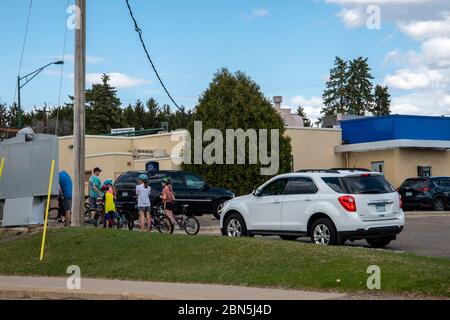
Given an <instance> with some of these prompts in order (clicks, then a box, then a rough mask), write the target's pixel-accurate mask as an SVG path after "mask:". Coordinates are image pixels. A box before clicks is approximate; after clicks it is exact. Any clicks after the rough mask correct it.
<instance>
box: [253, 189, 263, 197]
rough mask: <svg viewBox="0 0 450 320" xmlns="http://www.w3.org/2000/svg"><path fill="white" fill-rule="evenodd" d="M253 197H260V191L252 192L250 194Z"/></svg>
mask: <svg viewBox="0 0 450 320" xmlns="http://www.w3.org/2000/svg"><path fill="white" fill-rule="evenodd" d="M252 194H253V195H254V196H255V197H260V196H261V191H260V190H259V189H255V190H253V193H252Z"/></svg>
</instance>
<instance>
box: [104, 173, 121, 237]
mask: <svg viewBox="0 0 450 320" xmlns="http://www.w3.org/2000/svg"><path fill="white" fill-rule="evenodd" d="M102 192H104V195H103V203H104V206H105V223H104V225H103V227H104V228H109V227H112V225H113V223H114V221H117V223H119V219H120V216H119V214H118V213H117V212H116V203H115V202H116V191H115V189H114V186H113V181H112V180H111V179H108V180H106V181H105V182H104V184H103V187H102Z"/></svg>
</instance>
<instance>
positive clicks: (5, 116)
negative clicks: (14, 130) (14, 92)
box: [0, 102, 8, 127]
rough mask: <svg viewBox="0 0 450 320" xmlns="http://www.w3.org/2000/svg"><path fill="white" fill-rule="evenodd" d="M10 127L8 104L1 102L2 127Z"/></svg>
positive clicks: (0, 117) (0, 122) (0, 124)
mask: <svg viewBox="0 0 450 320" xmlns="http://www.w3.org/2000/svg"><path fill="white" fill-rule="evenodd" d="M7 125H8V109H7V108H6V104H4V103H1V102H0V127H6V126H7Z"/></svg>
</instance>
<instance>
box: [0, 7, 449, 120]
mask: <svg viewBox="0 0 450 320" xmlns="http://www.w3.org/2000/svg"><path fill="white" fill-rule="evenodd" d="M73 2H74V1H73V0H70V1H68V0H34V1H32V10H31V15H30V23H29V30H28V34H27V38H26V42H25V49H24V54H23V60H22V65H21V67H20V75H25V74H27V73H29V72H32V71H34V70H35V69H37V68H39V67H41V66H43V65H45V64H47V63H49V62H52V61H56V60H59V59H61V58H62V57H63V56H64V58H65V59H64V60H65V65H64V66H62V67H61V66H57V65H52V66H50V67H48V68H47V69H46V70H45V71H43V72H42V73H41V74H39V75H38V76H37V77H36V78H35V79H33V80H32V81H31V82H30V83H29V84H28V85H27V86H26V87H24V88H23V89H22V91H21V92H22V105H23V108H24V109H26V110H31V109H33V108H34V106H38V107H39V106H42V105H44V103H46V104H47V105H49V106H55V105H57V104H58V102H61V103H63V102H67V101H68V96H69V95H73V54H74V30H72V29H68V28H67V20H69V22H70V21H71V20H70V17H71V13H70V12H68V7H69V6H70V5H72V4H73ZM87 3H88V5H87V55H88V57H87V88H90V87H91V85H92V83H96V82H98V81H99V80H100V76H101V74H102V73H107V74H109V75H110V76H111V79H112V85H114V86H116V87H117V91H118V96H119V97H120V99H121V101H122V103H123V104H124V105H128V104H129V103H134V102H135V101H136V100H137V99H141V100H146V99H148V98H150V97H154V98H155V99H156V100H157V101H158V102H159V103H161V104H162V103H170V101H169V99H168V98H167V96H166V95H165V93H164V91H163V90H162V88H161V86H160V84H159V83H158V81H157V79H156V77H155V75H154V73H153V71H152V69H151V67H150V65H149V63H148V61H147V60H146V57H145V54H144V52H143V50H142V47H141V46H140V43H139V41H138V38H137V34H136V32H135V30H134V26H133V24H132V21H131V20H130V17H129V14H128V11H127V7H126V4H125V0H87ZM130 4H131V5H132V7H133V9H134V11H135V16H136V18H137V20H138V22H139V24H140V26H141V29H142V31H143V35H144V39H145V42H146V44H147V46H148V48H149V51H150V54H151V56H152V58H153V60H154V62H155V64H156V66H157V69H158V70H159V72H160V74H161V77H162V78H163V80H164V82H165V84H166V86H167V87H168V89H169V91H170V92H171V94H172V95H173V96H174V98H175V100H176V101H177V102H178V104H180V105H184V106H185V107H186V108H188V109H190V108H193V107H195V105H196V103H197V101H198V97H199V96H200V95H201V94H202V92H204V91H205V90H206V89H207V87H208V85H209V83H210V82H211V79H212V78H213V76H214V73H215V72H217V70H219V69H221V68H222V67H226V68H228V69H230V70H231V71H233V72H234V71H237V70H240V71H243V72H245V73H246V74H248V75H249V76H250V77H251V78H252V79H253V80H254V81H256V82H257V83H258V84H259V85H260V86H261V89H262V92H263V93H264V95H265V96H266V97H272V96H275V95H281V96H283V104H284V106H285V107H290V108H292V109H293V110H295V109H296V107H297V106H298V105H302V106H303V107H304V108H305V111H306V113H307V115H308V116H309V117H310V118H312V119H316V118H318V117H319V116H320V110H321V108H322V98H321V97H322V93H323V90H324V88H325V82H326V80H327V78H328V76H329V70H330V68H332V65H333V61H334V59H335V57H336V56H340V57H342V58H344V59H347V60H349V59H353V58H356V57H358V56H363V57H368V58H369V64H370V66H371V68H372V73H373V75H374V76H375V79H374V83H375V84H381V85H387V86H389V88H390V91H391V94H392V111H393V113H399V114H420V115H449V114H450V1H448V0H283V1H279V0H241V1H238V0H214V1H210V0H208V1H207V0H189V1H188V0H130ZM29 6H30V0H1V1H0V41H1V42H0V43H1V44H0V49H1V50H0V101H2V102H5V103H11V102H12V101H15V100H16V99H17V98H16V90H15V87H16V79H17V75H18V73H19V66H20V60H21V52H22V46H23V42H24V35H25V29H26V21H27V14H28V8H29ZM378 22H379V23H378ZM65 37H66V41H64V39H65ZM64 44H65V45H64ZM64 48H65V50H64ZM63 53H64V55H63ZM61 74H62V79H63V81H62V82H60V78H61ZM60 83H61V96H60V95H59V88H60Z"/></svg>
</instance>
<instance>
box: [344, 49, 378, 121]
mask: <svg viewBox="0 0 450 320" xmlns="http://www.w3.org/2000/svg"><path fill="white" fill-rule="evenodd" d="M367 60H368V58H365V59H364V58H362V57H359V58H357V59H355V60H353V61H350V65H349V69H348V76H347V77H348V82H347V90H346V91H347V100H348V110H347V112H348V113H349V114H356V115H364V113H365V111H369V110H370V109H371V108H372V104H373V94H372V89H373V84H372V80H373V76H372V75H371V74H370V67H369V64H368V63H367Z"/></svg>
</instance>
